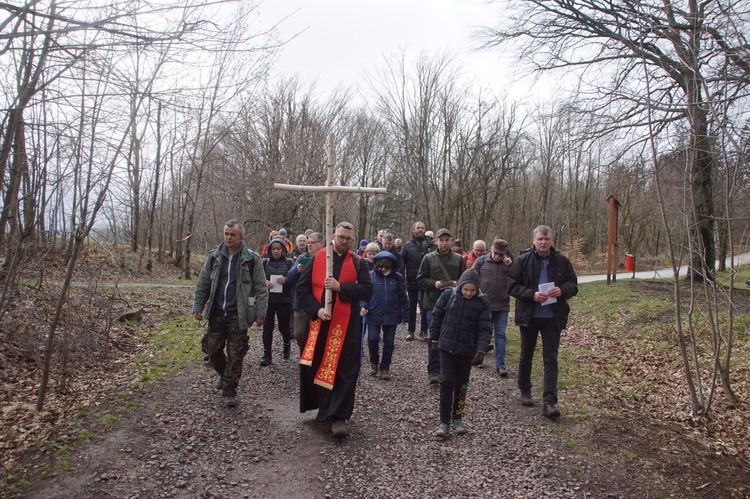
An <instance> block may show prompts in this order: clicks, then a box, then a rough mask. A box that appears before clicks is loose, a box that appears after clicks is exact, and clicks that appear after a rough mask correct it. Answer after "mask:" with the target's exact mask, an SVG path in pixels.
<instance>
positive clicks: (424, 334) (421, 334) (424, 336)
mask: <svg viewBox="0 0 750 499" xmlns="http://www.w3.org/2000/svg"><path fill="white" fill-rule="evenodd" d="M419 339H420V340H422V341H427V331H420V332H419Z"/></svg>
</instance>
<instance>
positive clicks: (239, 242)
mask: <svg viewBox="0 0 750 499" xmlns="http://www.w3.org/2000/svg"><path fill="white" fill-rule="evenodd" d="M244 236H245V228H244V226H243V225H242V224H241V223H239V222H238V221H236V220H230V221H228V222H227V223H226V224H224V242H223V243H221V244H220V245H218V246H216V247H215V248H213V249H212V250H211V251H210V252H209V253H208V256H207V257H206V261H205V262H204V263H203V268H201V273H200V275H199V276H198V282H197V283H196V285H195V298H194V301H193V315H194V316H195V318H196V319H198V320H199V321H201V320H203V318H204V317H205V318H206V320H207V321H208V330H207V333H206V336H205V350H206V353H207V354H208V358H209V361H210V362H211V366H212V367H213V368H214V369H215V370H216V372H217V373H219V378H218V379H217V380H216V383H215V386H216V388H217V389H218V390H221V391H222V395H223V397H224V405H225V406H227V407H234V406H236V405H237V400H236V398H235V397H236V396H237V385H238V384H239V381H240V376H242V362H243V360H244V359H245V354H247V351H248V348H249V347H248V337H247V329H248V327H250V324H252V323H253V322H255V323H256V324H257V325H258V326H262V325H263V322H264V320H265V317H266V311H267V309H268V286H267V284H266V274H265V272H264V270H263V265H262V264H261V262H260V259H259V258H258V256H257V255H256V254H255V253H253V252H252V251H251V250H250V249H249V248H248V247H247V246H245V243H244V242H243V238H244ZM204 308H205V314H204V313H203V309H204ZM225 346H226V354H225V353H224V348H225Z"/></svg>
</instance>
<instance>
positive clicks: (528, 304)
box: [508, 247, 578, 331]
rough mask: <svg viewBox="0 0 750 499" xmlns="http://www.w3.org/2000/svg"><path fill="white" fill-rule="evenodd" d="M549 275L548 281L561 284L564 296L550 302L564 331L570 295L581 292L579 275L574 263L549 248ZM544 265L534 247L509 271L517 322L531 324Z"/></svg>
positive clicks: (566, 324)
mask: <svg viewBox="0 0 750 499" xmlns="http://www.w3.org/2000/svg"><path fill="white" fill-rule="evenodd" d="M549 258H550V260H549V264H548V265H547V276H548V277H549V282H554V283H555V286H557V287H558V288H560V291H561V292H562V296H559V297H558V298H557V302H555V303H553V304H551V305H549V306H550V307H552V313H553V314H554V316H555V323H556V324H557V328H558V329H559V330H560V331H562V330H563V329H565V328H566V327H567V326H568V315H569V314H570V305H568V298H572V297H574V296H575V295H577V294H578V277H577V276H576V273H575V270H573V265H571V263H570V260H568V259H567V258H566V257H565V256H564V255H563V254H562V253H558V252H557V251H556V250H555V248H554V247H553V248H550V252H549ZM541 269H542V257H541V256H540V255H539V253H537V251H536V249H535V248H533V247H532V248H529V249H527V250H526V251H524V252H522V253H521V255H520V256H519V257H518V260H516V261H515V262H514V263H513V265H512V266H511V268H510V272H509V273H508V292H509V293H510V295H511V296H512V297H514V298H515V299H516V312H515V323H516V324H517V325H519V326H528V325H529V322H530V321H531V314H532V313H533V311H534V303H535V302H534V293H535V292H537V291H538V288H539V273H540V272H541Z"/></svg>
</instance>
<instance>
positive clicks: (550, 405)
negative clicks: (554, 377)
mask: <svg viewBox="0 0 750 499" xmlns="http://www.w3.org/2000/svg"><path fill="white" fill-rule="evenodd" d="M542 414H544V417H545V418H550V419H557V418H559V417H560V409H558V408H557V407H556V406H555V403H554V402H547V401H546V400H545V401H544V406H543V408H542Z"/></svg>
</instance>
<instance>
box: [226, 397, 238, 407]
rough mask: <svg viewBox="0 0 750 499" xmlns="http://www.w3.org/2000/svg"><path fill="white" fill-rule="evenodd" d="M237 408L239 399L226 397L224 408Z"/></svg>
mask: <svg viewBox="0 0 750 499" xmlns="http://www.w3.org/2000/svg"><path fill="white" fill-rule="evenodd" d="M235 406H237V399H236V398H235V397H230V396H226V397H224V407H235Z"/></svg>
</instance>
